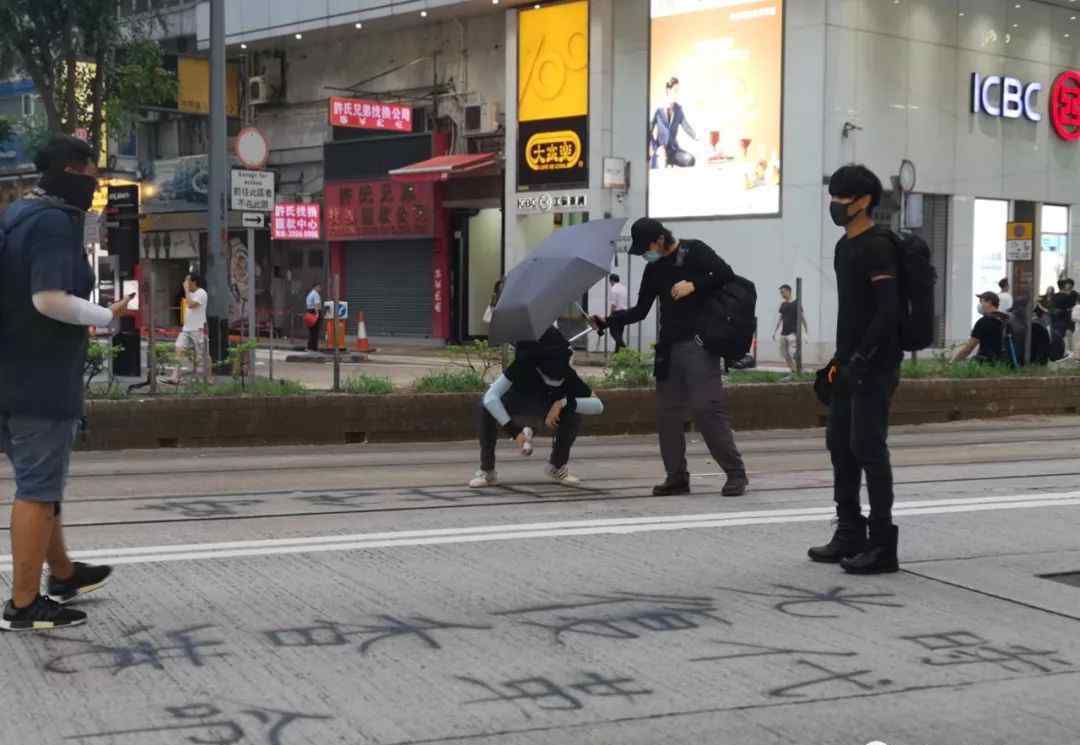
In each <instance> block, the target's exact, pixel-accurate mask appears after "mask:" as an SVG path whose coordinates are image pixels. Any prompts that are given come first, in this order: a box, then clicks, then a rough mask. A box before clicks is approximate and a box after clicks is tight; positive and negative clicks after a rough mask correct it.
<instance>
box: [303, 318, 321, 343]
mask: <svg viewBox="0 0 1080 745" xmlns="http://www.w3.org/2000/svg"><path fill="white" fill-rule="evenodd" d="M321 332H322V318H321V317H320V318H319V320H317V321H315V325H314V326H312V327H311V328H309V329H308V337H307V348H308V349H309V350H311V351H312V352H318V351H319V334H320V333H321Z"/></svg>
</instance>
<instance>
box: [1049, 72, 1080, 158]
mask: <svg viewBox="0 0 1080 745" xmlns="http://www.w3.org/2000/svg"><path fill="white" fill-rule="evenodd" d="M1050 121H1051V122H1052V123H1053V125H1054V131H1055V132H1057V133H1058V137H1060V138H1061V139H1063V140H1068V141H1069V142H1074V141H1076V140H1080V72H1077V71H1076V70H1069V71H1068V72H1063V73H1062V74H1061V75H1059V76H1058V79H1057V80H1055V81H1054V87H1053V88H1051V89H1050Z"/></svg>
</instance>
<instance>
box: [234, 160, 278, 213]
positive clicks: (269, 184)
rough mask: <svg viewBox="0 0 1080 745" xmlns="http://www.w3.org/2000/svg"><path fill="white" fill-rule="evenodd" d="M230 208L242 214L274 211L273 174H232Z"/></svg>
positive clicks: (239, 172)
mask: <svg viewBox="0 0 1080 745" xmlns="http://www.w3.org/2000/svg"><path fill="white" fill-rule="evenodd" d="M231 193H232V208H233V209H234V210H239V211H243V212H272V211H273V210H274V172H273V171H244V170H241V169H239V168H236V169H233V172H232V188H231Z"/></svg>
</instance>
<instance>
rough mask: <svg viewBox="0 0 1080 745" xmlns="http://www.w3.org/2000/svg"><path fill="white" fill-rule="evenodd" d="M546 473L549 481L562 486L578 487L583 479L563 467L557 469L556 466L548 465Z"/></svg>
mask: <svg viewBox="0 0 1080 745" xmlns="http://www.w3.org/2000/svg"><path fill="white" fill-rule="evenodd" d="M544 473H546V474H547V477H548V478H549V479H551V480H552V481H555V482H558V483H560V484H566V485H568V486H576V485H578V484H580V483H581V479H579V478H578V477H577V476H575V475H574V474H572V473H570V471H568V470H567V468H566V466H563V467H562V468H556V467H555V466H553V465H551V464H550V463H548V464H547V467H546V468H545V469H544Z"/></svg>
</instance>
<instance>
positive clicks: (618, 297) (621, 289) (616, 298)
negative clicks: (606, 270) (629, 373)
mask: <svg viewBox="0 0 1080 745" xmlns="http://www.w3.org/2000/svg"><path fill="white" fill-rule="evenodd" d="M608 280H609V281H610V282H611V289H610V290H608V305H609V306H610V307H609V308H608V316H609V317H610V316H611V315H613V314H614V313H615V312H616V311H620V310H626V309H627V308H628V307H629V301H630V292H629V291H628V290H627V289H626V285H624V284H623V283H622V280H621V278H620V277H619V275H618V274H612V275H611V276H610V277H609V278H608ZM624 328H625V327H623V326H618V325H616V324H611V325H609V326H608V329H609V330H610V331H611V338H612V339H614V340H615V351H616V352H619V351H621V350H623V349H625V348H626V342H625V341H623V329H624Z"/></svg>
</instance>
